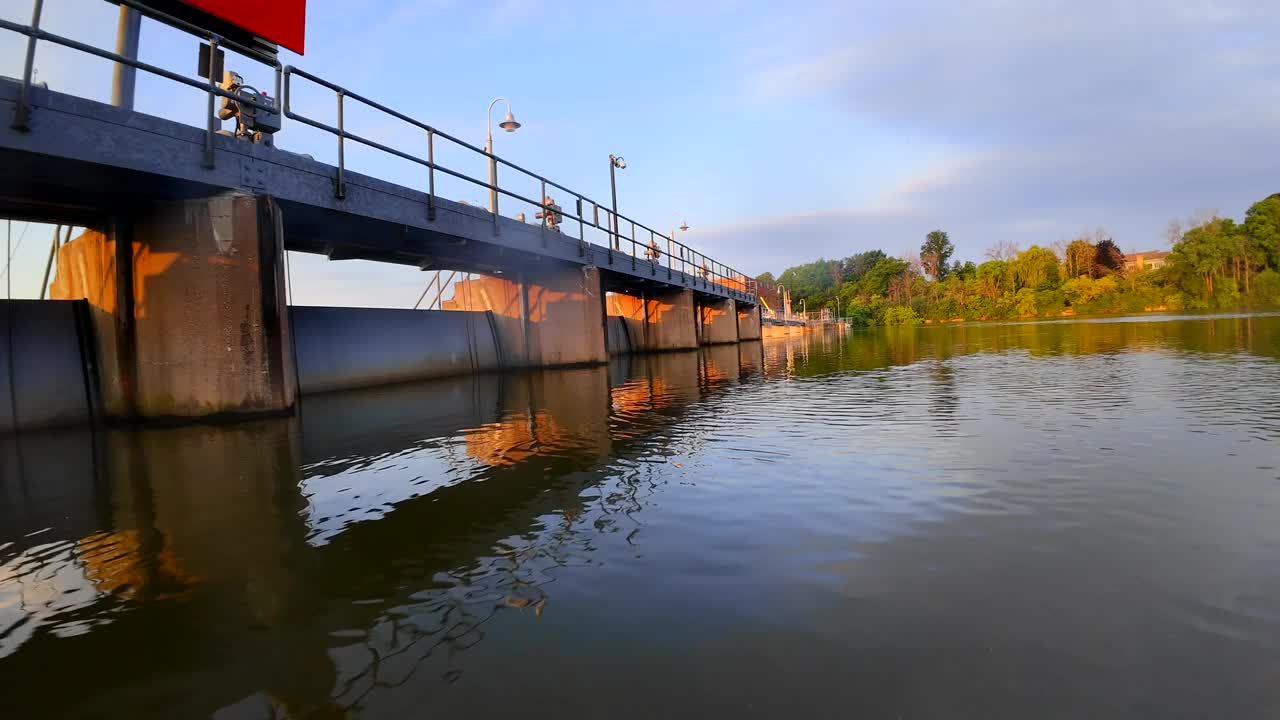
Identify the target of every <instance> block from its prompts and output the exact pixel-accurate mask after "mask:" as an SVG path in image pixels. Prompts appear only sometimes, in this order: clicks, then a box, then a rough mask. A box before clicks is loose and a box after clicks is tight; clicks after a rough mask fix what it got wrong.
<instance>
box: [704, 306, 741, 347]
mask: <svg viewBox="0 0 1280 720" xmlns="http://www.w3.org/2000/svg"><path fill="white" fill-rule="evenodd" d="M698 331H699V332H698V340H699V342H700V344H702V345H720V344H723V343H732V342H737V341H738V310H737V308H736V307H735V306H734V303H733V301H732V300H729V299H723V300H720V299H717V300H712V299H704V300H702V301H701V302H699V303H698Z"/></svg>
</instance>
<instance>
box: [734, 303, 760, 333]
mask: <svg viewBox="0 0 1280 720" xmlns="http://www.w3.org/2000/svg"><path fill="white" fill-rule="evenodd" d="M734 304H735V305H736V307H737V310H738V339H739V340H759V339H760V337H761V335H760V306H759V305H737V303H736V302H735V303H734Z"/></svg>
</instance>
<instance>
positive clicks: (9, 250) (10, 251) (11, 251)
mask: <svg viewBox="0 0 1280 720" xmlns="http://www.w3.org/2000/svg"><path fill="white" fill-rule="evenodd" d="M30 229H31V223H27V224H26V225H24V226H23V227H22V234H21V235H19V236H18V244H17V245H13V246H12V247H6V248H5V253H4V254H5V256H6V257H8V258H9V259H8V261H6V262H5V264H4V269H2V270H0V275H3V276H5V277H8V276H9V266H10V265H12V264H13V256H14V255H17V254H18V249H19V248H21V247H22V241H23V240H24V239H26V237H27V231H28V230H30ZM9 241H10V242H12V241H13V221H12V220H10V221H9ZM5 297H6V298H11V297H12V295H6V296H5Z"/></svg>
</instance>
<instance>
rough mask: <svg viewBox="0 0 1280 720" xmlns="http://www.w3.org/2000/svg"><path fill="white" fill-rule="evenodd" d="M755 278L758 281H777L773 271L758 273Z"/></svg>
mask: <svg viewBox="0 0 1280 720" xmlns="http://www.w3.org/2000/svg"><path fill="white" fill-rule="evenodd" d="M756 280H757V281H759V282H763V283H770V284H772V283H776V282H778V280H777V278H775V277H774V276H773V273H771V272H762V273H760V274H759V275H757V276H756Z"/></svg>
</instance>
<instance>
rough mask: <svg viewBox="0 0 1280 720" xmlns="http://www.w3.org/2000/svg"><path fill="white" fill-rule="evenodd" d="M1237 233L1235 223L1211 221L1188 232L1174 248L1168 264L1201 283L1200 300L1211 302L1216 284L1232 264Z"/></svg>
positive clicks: (1218, 219) (1221, 219)
mask: <svg viewBox="0 0 1280 720" xmlns="http://www.w3.org/2000/svg"><path fill="white" fill-rule="evenodd" d="M1236 233H1237V229H1236V224H1235V222H1234V221H1232V220H1230V219H1224V218H1213V219H1211V220H1208V221H1206V222H1204V223H1201V224H1200V225H1197V226H1195V227H1193V228H1191V229H1190V230H1187V231H1186V232H1185V233H1183V234H1182V240H1180V241H1179V242H1178V244H1177V245H1174V246H1173V251H1172V252H1171V253H1170V256H1169V257H1170V261H1171V263H1172V264H1173V265H1174V266H1175V267H1176V268H1177V269H1179V270H1181V271H1183V273H1184V275H1185V274H1186V273H1191V274H1194V275H1195V276H1196V277H1197V278H1198V279H1199V280H1200V282H1201V287H1200V289H1201V290H1202V297H1204V298H1205V299H1206V300H1207V299H1211V298H1213V296H1214V293H1215V287H1214V284H1215V281H1216V280H1217V279H1218V278H1219V277H1221V276H1222V275H1223V274H1225V272H1226V270H1227V268H1228V267H1230V266H1231V264H1232V262H1231V261H1232V256H1233V252H1234V250H1235V237H1234V236H1235V235H1236ZM1184 288H1185V283H1184ZM1186 289H1190V288H1186Z"/></svg>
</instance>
